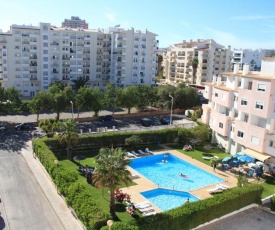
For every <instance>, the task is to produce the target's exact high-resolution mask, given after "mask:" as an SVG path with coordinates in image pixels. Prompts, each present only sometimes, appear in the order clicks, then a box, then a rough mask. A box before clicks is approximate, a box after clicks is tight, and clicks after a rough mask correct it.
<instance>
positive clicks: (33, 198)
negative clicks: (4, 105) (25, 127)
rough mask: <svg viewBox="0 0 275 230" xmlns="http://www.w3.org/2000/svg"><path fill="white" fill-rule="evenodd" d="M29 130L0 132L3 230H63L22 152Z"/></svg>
mask: <svg viewBox="0 0 275 230" xmlns="http://www.w3.org/2000/svg"><path fill="white" fill-rule="evenodd" d="M30 138H31V135H30V131H27V132H26V131H22V132H21V131H18V132H15V131H8V132H4V133H1V134H0V140H1V141H0V181H1V183H0V196H1V199H2V203H1V204H0V207H1V217H0V229H11V230H18V229H20V230H32V229H33V230H37V229H55V230H56V229H57V230H59V229H60V230H61V229H64V228H63V226H62V224H61V222H60V220H59V219H58V217H57V215H56V213H55V212H54V211H53V209H52V207H51V205H50V203H49V201H48V200H47V199H46V197H45V195H44V193H43V191H42V189H41V187H40V186H39V184H38V183H37V181H36V179H35V177H34V175H33V173H32V172H31V170H30V168H29V167H28V165H27V163H26V161H25V159H24V158H23V157H22V156H21V154H20V153H19V151H20V149H21V148H22V147H23V146H24V143H25V141H27V140H29V139H30Z"/></svg>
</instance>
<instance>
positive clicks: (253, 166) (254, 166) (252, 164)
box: [248, 163, 259, 169]
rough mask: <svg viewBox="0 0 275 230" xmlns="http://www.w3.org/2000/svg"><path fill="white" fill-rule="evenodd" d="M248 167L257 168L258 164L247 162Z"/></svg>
mask: <svg viewBox="0 0 275 230" xmlns="http://www.w3.org/2000/svg"><path fill="white" fill-rule="evenodd" d="M248 167H249V168H253V169H256V168H258V167H259V166H258V165H256V164H255V163H249V164H248Z"/></svg>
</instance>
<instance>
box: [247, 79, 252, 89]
mask: <svg viewBox="0 0 275 230" xmlns="http://www.w3.org/2000/svg"><path fill="white" fill-rule="evenodd" d="M248 89H249V90H252V81H250V82H248Z"/></svg>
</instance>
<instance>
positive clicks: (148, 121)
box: [140, 118, 153, 127]
mask: <svg viewBox="0 0 275 230" xmlns="http://www.w3.org/2000/svg"><path fill="white" fill-rule="evenodd" d="M140 123H141V124H142V125H143V126H145V127H149V126H151V125H153V122H152V120H151V119H150V118H141V119H140Z"/></svg>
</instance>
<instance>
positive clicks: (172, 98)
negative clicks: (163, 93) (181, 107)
mask: <svg viewBox="0 0 275 230" xmlns="http://www.w3.org/2000/svg"><path fill="white" fill-rule="evenodd" d="M169 97H170V98H171V100H172V103H171V114H170V125H172V115H173V102H174V97H172V96H171V95H169Z"/></svg>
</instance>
